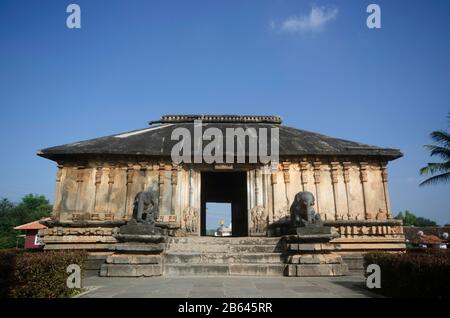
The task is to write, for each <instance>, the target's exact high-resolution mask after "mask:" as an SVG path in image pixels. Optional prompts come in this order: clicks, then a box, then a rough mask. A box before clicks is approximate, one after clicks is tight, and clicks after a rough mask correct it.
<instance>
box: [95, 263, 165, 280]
mask: <svg viewBox="0 0 450 318" xmlns="http://www.w3.org/2000/svg"><path fill="white" fill-rule="evenodd" d="M161 274H162V269H161V265H160V264H134V265H130V264H103V265H102V267H101V269H100V276H106V277H140V276H146V277H150V276H160V275H161Z"/></svg>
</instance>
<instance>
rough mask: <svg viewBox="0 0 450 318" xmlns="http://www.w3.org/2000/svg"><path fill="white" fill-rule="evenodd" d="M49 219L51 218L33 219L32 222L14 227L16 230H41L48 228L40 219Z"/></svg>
mask: <svg viewBox="0 0 450 318" xmlns="http://www.w3.org/2000/svg"><path fill="white" fill-rule="evenodd" d="M44 220H45V221H48V220H50V218H45V219H42V220H38V221H33V222H30V223H26V224H22V225H18V226H16V227H15V228H14V230H41V229H46V228H47V227H46V226H45V225H43V224H41V223H39V222H40V221H44Z"/></svg>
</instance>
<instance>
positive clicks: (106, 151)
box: [38, 115, 402, 161]
mask: <svg viewBox="0 0 450 318" xmlns="http://www.w3.org/2000/svg"><path fill="white" fill-rule="evenodd" d="M195 120H201V121H202V129H203V132H204V131H205V130H206V129H207V128H210V127H214V128H218V129H219V130H220V131H222V133H223V136H225V135H226V128H237V127H241V128H243V129H244V130H245V129H248V128H254V129H255V130H256V131H257V133H259V131H260V130H259V128H267V131H268V138H270V129H271V128H278V129H279V140H280V145H279V155H280V157H290V156H293V157H295V156H305V155H317V156H322V155H326V156H374V157H380V158H383V159H384V160H393V159H397V158H399V157H401V156H402V153H401V152H400V151H399V150H398V149H392V148H381V147H376V146H371V145H366V144H362V143H359V142H354V141H349V140H343V139H339V138H333V137H329V136H325V135H321V134H318V133H314V132H309V131H305V130H301V129H296V128H292V127H288V126H284V125H282V124H281V123H282V121H281V118H280V117H278V116H253V115H249V116H242V115H166V116H163V117H161V119H160V120H157V121H151V122H150V125H151V127H148V128H143V129H138V130H133V131H129V132H125V133H120V134H115V135H111V136H106V137H100V138H96V139H91V140H86V141H80V142H75V143H70V144H65V145H61V146H56V147H51V148H45V149H42V150H40V151H39V152H38V155H39V156H41V157H45V158H49V159H52V160H57V161H58V160H62V159H67V158H71V157H74V156H80V155H83V156H89V155H133V156H156V157H170V155H171V150H172V148H173V146H174V145H175V144H176V143H178V139H177V140H171V136H172V131H173V130H174V129H175V128H178V127H183V128H186V129H188V130H189V131H190V132H191V134H192V136H193V135H194V134H193V130H194V125H193V123H194V121H195ZM208 143H209V141H207V140H205V141H203V146H205V145H207V144H208ZM246 153H248V147H246Z"/></svg>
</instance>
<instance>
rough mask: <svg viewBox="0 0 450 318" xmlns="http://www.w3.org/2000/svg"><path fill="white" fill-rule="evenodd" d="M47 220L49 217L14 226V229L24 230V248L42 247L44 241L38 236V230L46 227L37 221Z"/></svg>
mask: <svg viewBox="0 0 450 318" xmlns="http://www.w3.org/2000/svg"><path fill="white" fill-rule="evenodd" d="M48 220H50V218H46V219H43V220H38V221H33V222H30V223H26V224H22V225H19V226H16V227H15V228H14V230H21V231H24V233H25V235H24V236H25V244H24V247H25V248H26V249H40V248H43V247H44V243H43V242H42V240H41V238H40V236H39V230H43V229H46V228H47V227H46V226H45V225H43V224H41V223H39V222H40V221H48Z"/></svg>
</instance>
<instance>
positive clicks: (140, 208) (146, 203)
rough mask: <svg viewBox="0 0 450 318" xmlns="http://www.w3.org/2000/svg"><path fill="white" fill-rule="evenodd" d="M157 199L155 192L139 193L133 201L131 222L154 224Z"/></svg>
mask: <svg viewBox="0 0 450 318" xmlns="http://www.w3.org/2000/svg"><path fill="white" fill-rule="evenodd" d="M158 199H159V195H158V193H155V191H142V192H139V193H138V194H137V195H136V197H135V199H134V208H133V221H135V222H137V223H146V224H154V223H155V222H156V219H157V218H158V214H159V204H158Z"/></svg>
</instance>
